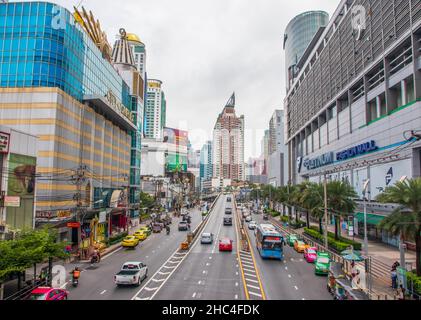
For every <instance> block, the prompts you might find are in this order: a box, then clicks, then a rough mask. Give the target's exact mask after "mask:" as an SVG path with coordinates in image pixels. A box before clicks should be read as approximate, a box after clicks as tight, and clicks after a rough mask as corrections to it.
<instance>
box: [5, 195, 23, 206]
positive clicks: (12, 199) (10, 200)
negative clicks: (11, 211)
mask: <svg viewBox="0 0 421 320" xmlns="http://www.w3.org/2000/svg"><path fill="white" fill-rule="evenodd" d="M4 206H5V207H14V208H19V207H20V197H16V196H5V197H4Z"/></svg>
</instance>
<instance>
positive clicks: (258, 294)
mask: <svg viewBox="0 0 421 320" xmlns="http://www.w3.org/2000/svg"><path fill="white" fill-rule="evenodd" d="M249 293H250V294H252V295H254V296H258V297H260V298H262V295H261V294H260V293H255V292H253V291H249Z"/></svg>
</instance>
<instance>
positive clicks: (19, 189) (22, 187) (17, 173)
mask: <svg viewBox="0 0 421 320" xmlns="http://www.w3.org/2000/svg"><path fill="white" fill-rule="evenodd" d="M35 165H36V159H35V158H33V157H28V156H23V155H19V154H13V153H12V154H10V158H9V180H8V188H7V195H9V196H20V197H22V196H33V195H34V190H35Z"/></svg>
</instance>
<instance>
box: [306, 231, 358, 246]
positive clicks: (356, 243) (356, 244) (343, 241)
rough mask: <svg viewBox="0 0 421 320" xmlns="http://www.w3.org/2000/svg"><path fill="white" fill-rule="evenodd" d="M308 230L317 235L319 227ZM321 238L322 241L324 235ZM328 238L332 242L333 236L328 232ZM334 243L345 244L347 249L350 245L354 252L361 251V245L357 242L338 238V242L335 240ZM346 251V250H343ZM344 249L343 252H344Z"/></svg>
mask: <svg viewBox="0 0 421 320" xmlns="http://www.w3.org/2000/svg"><path fill="white" fill-rule="evenodd" d="M310 229H311V230H312V231H315V232H317V233H318V234H320V233H319V227H316V226H310ZM322 238H323V239H324V235H322ZM328 238H332V239H333V240H335V234H334V233H333V232H328ZM335 241H336V242H338V241H339V242H342V243H346V244H347V247H349V246H350V245H352V246H353V247H354V249H355V250H361V248H362V244H361V243H360V242H357V241H352V240H350V239H347V238H344V237H339V240H335ZM345 249H346V248H345ZM345 249H344V250H345Z"/></svg>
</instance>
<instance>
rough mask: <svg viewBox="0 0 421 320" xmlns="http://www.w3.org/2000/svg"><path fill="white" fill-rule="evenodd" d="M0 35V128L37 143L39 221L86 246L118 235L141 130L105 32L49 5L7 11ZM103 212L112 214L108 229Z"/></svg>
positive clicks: (1, 14) (1, 11)
mask: <svg viewBox="0 0 421 320" xmlns="http://www.w3.org/2000/svg"><path fill="white" fill-rule="evenodd" d="M83 11H84V10H83ZM34 21H36V24H37V27H36V28H34V27H33V25H34ZM35 29H36V30H37V31H36V32H35V31H34V30H35ZM0 30H2V31H3V33H2V36H1V37H0V39H1V40H0V42H1V43H2V45H1V46H0V61H1V63H0V65H1V71H0V124H3V125H6V126H8V127H10V128H12V129H14V130H19V131H24V132H27V133H29V134H31V135H35V136H37V137H38V143H37V176H39V177H41V176H42V177H44V178H43V179H37V181H36V185H35V189H36V198H35V205H36V210H37V216H38V217H44V218H45V217H48V219H49V218H51V219H56V220H55V222H56V223H57V226H58V227H62V228H60V229H59V230H60V231H59V232H63V233H66V234H68V235H69V237H67V239H68V240H69V241H72V242H74V243H75V244H79V245H82V246H85V245H90V244H91V245H92V242H93V241H103V240H104V237H107V236H110V234H112V233H113V232H120V230H121V229H120V228H124V227H126V226H127V224H126V223H127V218H126V209H125V208H126V207H127V201H126V199H127V197H126V195H127V194H126V193H125V190H126V188H127V187H128V184H129V180H128V178H129V175H130V152H131V133H132V132H133V131H136V130H137V126H136V121H135V117H134V114H133V113H132V110H133V108H132V92H133V90H134V88H130V86H129V84H128V83H127V82H126V80H125V79H123V78H122V76H121V75H119V73H118V72H117V71H116V70H115V68H114V66H113V64H112V50H111V46H110V45H109V43H108V41H107V38H106V36H105V33H104V32H102V30H100V29H99V25H98V24H97V23H96V22H95V23H93V18H92V15H91V14H85V11H84V12H83V13H80V12H78V11H77V12H75V13H74V14H72V13H71V12H70V11H68V10H67V9H65V8H64V7H62V6H59V5H56V4H53V3H48V2H14V3H7V4H3V3H2V4H0ZM78 176H82V177H83V179H77V177H78ZM99 206H103V207H107V208H110V209H111V210H109V211H107V215H108V217H107V218H106V219H105V221H104V219H95V217H96V216H98V214H99V208H98V207H99ZM81 209H83V210H84V212H85V213H86V215H85V216H84V219H83V221H80V224H74V225H73V227H70V228H67V227H66V226H67V225H66V223H65V222H63V223H62V219H63V220H65V219H67V220H70V219H79V218H80V216H81V215H80V213H81ZM75 213H76V214H75ZM101 218H102V216H101ZM76 221H77V220H76ZM60 223H62V224H60ZM91 230H95V234H92V237H90V235H91V234H90V232H91ZM62 238H63V237H62Z"/></svg>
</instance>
